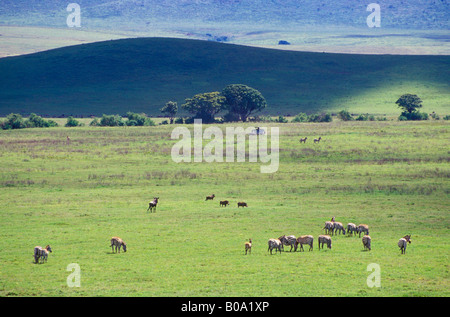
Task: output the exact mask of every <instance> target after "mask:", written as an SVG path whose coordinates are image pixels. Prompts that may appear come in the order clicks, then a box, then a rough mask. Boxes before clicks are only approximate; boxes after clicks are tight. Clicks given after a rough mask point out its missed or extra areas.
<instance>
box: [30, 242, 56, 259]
mask: <svg viewBox="0 0 450 317" xmlns="http://www.w3.org/2000/svg"><path fill="white" fill-rule="evenodd" d="M48 252H52V248H51V247H50V245H49V244H48V245H47V246H46V247H45V248H42V247H41V246H36V247H34V262H35V263H38V261H39V259H40V258H41V257H43V258H42V260H43V261H44V260H45V261H47V257H48Z"/></svg>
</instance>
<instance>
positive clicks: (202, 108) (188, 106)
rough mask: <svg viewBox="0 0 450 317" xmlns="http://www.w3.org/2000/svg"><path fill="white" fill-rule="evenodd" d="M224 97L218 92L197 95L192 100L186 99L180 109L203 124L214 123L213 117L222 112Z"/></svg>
mask: <svg viewBox="0 0 450 317" xmlns="http://www.w3.org/2000/svg"><path fill="white" fill-rule="evenodd" d="M224 101H225V97H223V96H221V95H220V93H219V92H218V91H214V92H206V93H203V94H197V95H195V96H194V97H192V98H187V99H186V100H185V103H184V104H182V105H181V108H183V109H185V110H187V111H188V112H190V113H192V114H193V115H194V118H200V119H202V120H203V122H204V123H211V122H214V115H215V114H216V113H218V112H220V111H221V110H222V106H223V103H224Z"/></svg>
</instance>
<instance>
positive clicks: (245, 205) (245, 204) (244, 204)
mask: <svg viewBox="0 0 450 317" xmlns="http://www.w3.org/2000/svg"><path fill="white" fill-rule="evenodd" d="M237 206H238V208H239V207H248V206H247V203H245V202H243V201H240V202H238V203H237Z"/></svg>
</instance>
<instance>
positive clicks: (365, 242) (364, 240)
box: [362, 235, 372, 251]
mask: <svg viewBox="0 0 450 317" xmlns="http://www.w3.org/2000/svg"><path fill="white" fill-rule="evenodd" d="M362 243H363V246H364V250H366V249H369V251H370V250H372V247H371V245H372V238H371V237H370V236H368V235H365V236H364V237H363V238H362Z"/></svg>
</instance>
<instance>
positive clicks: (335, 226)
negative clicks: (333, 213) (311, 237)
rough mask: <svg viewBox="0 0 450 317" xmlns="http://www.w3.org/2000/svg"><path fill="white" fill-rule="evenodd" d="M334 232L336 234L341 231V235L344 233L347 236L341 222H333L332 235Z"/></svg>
mask: <svg viewBox="0 0 450 317" xmlns="http://www.w3.org/2000/svg"><path fill="white" fill-rule="evenodd" d="M333 230H334V234H336V233H337V232H338V230H339V234H341V232H342V233H343V234H344V235H345V228H344V226H343V225H342V223H341V222H333V229H332V230H331V233H333Z"/></svg>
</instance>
